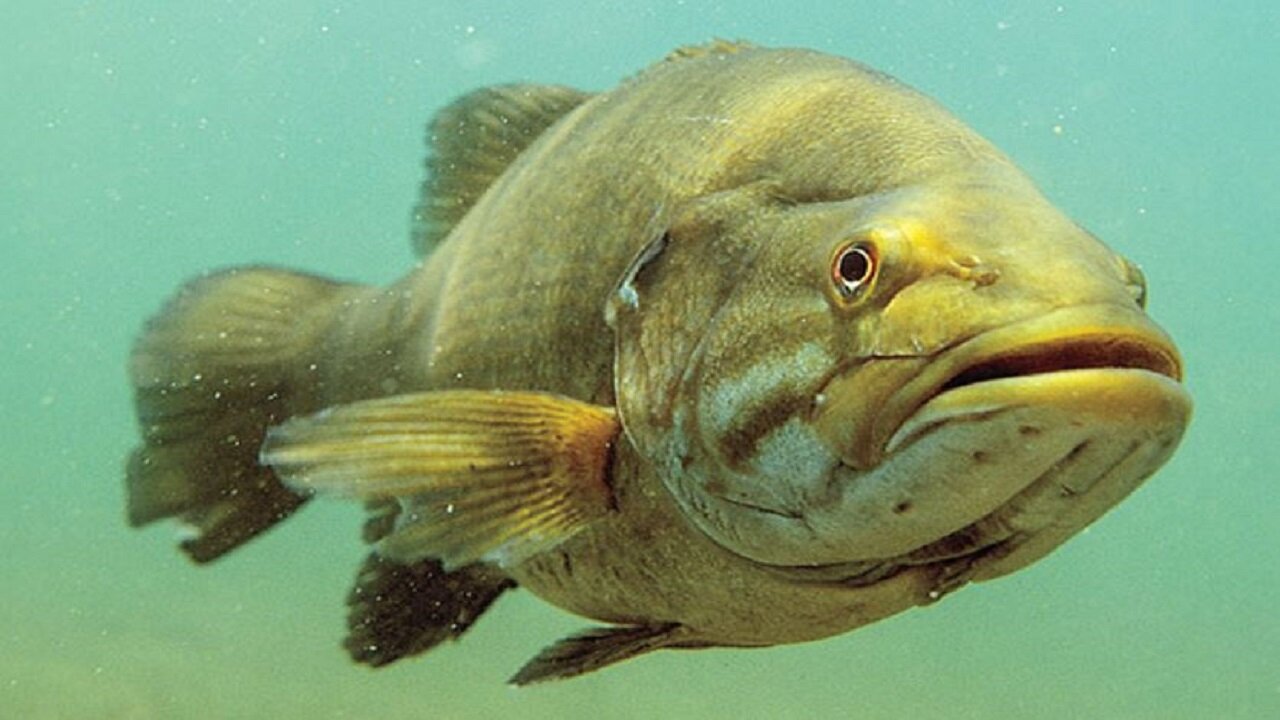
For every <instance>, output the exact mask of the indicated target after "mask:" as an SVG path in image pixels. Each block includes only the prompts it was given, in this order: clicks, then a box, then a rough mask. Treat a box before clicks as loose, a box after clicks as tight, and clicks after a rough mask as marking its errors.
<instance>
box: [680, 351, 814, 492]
mask: <svg viewBox="0 0 1280 720" xmlns="http://www.w3.org/2000/svg"><path fill="white" fill-rule="evenodd" d="M830 366H831V358H830V357H829V356H828V354H827V353H826V351H825V350H823V349H822V348H821V347H819V346H818V345H816V344H810V345H806V346H803V347H802V348H801V349H800V350H799V351H797V352H795V353H793V354H791V355H790V356H788V357H787V358H786V359H785V361H782V360H779V361H776V362H769V363H757V364H755V365H753V366H751V367H750V368H749V369H747V370H746V371H744V372H742V373H740V374H738V375H734V376H730V377H717V378H714V379H713V380H711V379H709V381H708V382H704V383H701V384H700V385H699V387H698V392H697V398H698V401H697V403H696V407H697V412H696V413H695V414H694V415H693V417H691V418H690V419H691V420H692V423H691V424H692V427H690V428H689V433H688V435H689V436H691V437H693V438H696V441H695V442H696V449H694V453H695V454H696V455H697V456H698V457H697V462H696V465H697V470H696V472H699V473H700V474H702V475H704V476H705V477H704V481H705V487H706V488H707V490H708V492H713V493H714V494H718V495H721V496H723V497H727V498H731V499H735V500H741V501H744V502H748V503H752V504H757V505H763V506H768V507H776V508H788V509H797V508H798V506H799V504H801V503H802V502H803V499H804V498H805V497H807V496H809V494H810V493H811V492H812V490H813V488H814V487H815V486H816V485H821V484H822V478H825V477H826V475H827V474H828V473H829V472H830V470H831V468H832V467H833V466H834V464H835V463H836V462H837V460H836V458H835V456H834V455H832V453H831V452H830V451H829V450H828V449H827V448H826V446H825V444H824V443H823V442H822V441H821V440H820V439H819V438H818V437H817V435H816V434H815V433H814V431H813V429H812V428H811V427H810V426H809V424H808V423H807V422H806V421H805V418H806V417H807V416H808V414H809V411H810V409H811V407H812V405H813V402H814V394H815V392H816V390H815V388H816V387H817V386H818V384H819V383H820V380H819V379H820V378H822V377H823V374H824V373H825V372H826V368H829V367H830Z"/></svg>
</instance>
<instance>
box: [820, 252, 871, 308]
mask: <svg viewBox="0 0 1280 720" xmlns="http://www.w3.org/2000/svg"><path fill="white" fill-rule="evenodd" d="M875 274H876V256H875V253H874V252H873V251H872V249H871V247H870V246H868V245H865V244H863V243H853V244H850V245H846V246H844V247H843V248H842V249H841V250H840V251H839V252H837V253H836V255H835V258H834V259H833V260H832V261H831V281H832V282H833V283H835V286H836V290H837V291H839V293H840V296H841V297H843V298H845V299H848V298H852V297H853V296H855V295H857V294H858V292H859V291H861V290H862V288H863V287H865V286H866V284H867V283H868V282H870V281H871V278H872V277H873V276H874V275H875Z"/></svg>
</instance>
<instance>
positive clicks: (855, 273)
mask: <svg viewBox="0 0 1280 720" xmlns="http://www.w3.org/2000/svg"><path fill="white" fill-rule="evenodd" d="M838 270H839V272H840V279H841V280H843V281H844V282H845V283H847V284H849V285H857V284H858V283H861V282H862V281H864V280H866V279H867V275H869V274H870V273H871V258H870V257H868V256H867V251H866V250H863V249H862V248H849V249H848V250H845V251H844V254H843V255H841V256H840V264H839V268H838Z"/></svg>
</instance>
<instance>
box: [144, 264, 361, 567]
mask: <svg viewBox="0 0 1280 720" xmlns="http://www.w3.org/2000/svg"><path fill="white" fill-rule="evenodd" d="M355 292H358V290H357V289H356V286H352V285H345V284H342V283H337V282H334V281H331V280H326V279H323V278H319V277H314V276H310V275H302V274H298V273H292V272H288V271H283V270H275V269H270V268H259V267H252V268H239V269H233V270H227V271H223V272H220V273H216V274H212V275H209V276H206V277H202V278H199V279H197V280H194V281H192V282H190V283H188V284H187V285H186V286H184V287H183V288H182V289H181V290H179V291H178V293H177V295H176V297H174V298H173V299H172V300H171V301H170V302H169V304H168V306H167V307H166V308H165V309H164V310H163V311H161V312H160V313H159V314H158V315H157V316H156V317H155V318H153V319H152V320H151V321H150V322H149V323H148V325H147V327H146V329H145V331H144V332H143V334H142V336H141V337H140V338H139V340H138V342H137V344H136V345H135V347H134V351H133V357H132V362H131V367H130V375H131V379H132V381H133V386H134V395H135V403H136V407H137V413H138V422H139V426H140V429H141V434H142V439H143V443H142V446H141V447H139V448H138V449H136V450H135V451H134V452H133V455H132V456H131V457H130V458H129V463H128V476H127V489H128V518H129V522H130V524H132V525H134V526H140V525H145V524H147V523H150V522H153V521H155V520H159V519H161V518H169V517H175V518H179V519H181V520H182V521H184V522H186V523H187V524H189V525H190V526H191V527H192V530H193V531H194V536H193V537H191V538H189V539H187V540H185V541H183V543H182V549H183V550H184V551H186V553H187V554H188V555H190V556H191V558H192V559H193V560H195V561H196V562H208V561H210V560H213V559H215V558H217V557H219V556H221V555H222V554H223V553H226V552H228V551H230V550H232V549H234V548H236V547H237V546H239V545H240V544H242V543H244V542H246V541H248V540H249V539H250V538H253V537H254V536H256V535H257V534H258V533H261V532H262V531H264V530H266V529H267V528H269V527H271V526H272V525H274V524H275V523H277V522H279V521H281V520H283V519H284V518H286V517H288V516H289V515H290V514H292V513H293V512H294V511H295V510H297V509H298V507H299V506H300V505H302V503H303V502H305V500H306V498H305V497H303V496H301V495H298V494H295V493H293V492H291V491H290V490H288V489H287V488H285V487H284V486H283V485H281V484H280V482H279V481H278V480H277V479H276V477H275V474H274V472H273V471H272V470H271V469H270V468H267V467H263V466H261V465H259V464H258V446H259V445H261V443H262V439H263V436H264V435H265V433H266V430H267V428H268V427H270V426H272V425H275V424H276V423H279V422H281V421H282V420H284V419H285V418H287V417H289V416H290V415H293V414H296V413H300V412H312V411H314V410H317V409H319V408H317V407H314V405H315V404H316V399H315V396H316V394H317V393H316V392H315V391H314V390H313V389H310V388H309V384H308V383H307V381H306V378H307V376H308V370H309V369H311V370H314V368H315V365H313V364H312V363H314V362H317V361H318V360H321V359H320V358H315V357H313V356H312V351H313V350H314V349H315V348H316V347H317V346H318V345H319V343H320V342H321V341H322V339H323V337H324V336H325V334H326V332H327V331H328V330H329V329H330V328H331V327H332V324H333V321H334V318H335V315H336V313H337V312H338V310H339V309H340V308H341V307H342V305H343V301H344V300H346V299H348V298H350V297H351V296H352V294H353V293H355ZM310 374H311V375H312V376H314V375H315V373H310ZM314 383H315V381H314V380H313V381H311V383H310V385H311V386H312V387H314Z"/></svg>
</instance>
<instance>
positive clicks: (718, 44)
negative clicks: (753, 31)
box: [665, 38, 757, 62]
mask: <svg viewBox="0 0 1280 720" xmlns="http://www.w3.org/2000/svg"><path fill="white" fill-rule="evenodd" d="M755 47H757V45H755V44H753V43H749V42H747V41H746V40H725V39H724V38H716V39H714V40H712V41H711V42H708V43H702V44H701V45H683V46H681V47H678V48H676V49H675V50H672V51H671V52H669V53H667V57H666V58H665V59H666V60H667V61H668V62H669V61H671V60H680V59H683V58H699V57H703V56H705V55H733V54H734V53H739V52H742V51H743V50H750V49H752V48H755Z"/></svg>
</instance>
